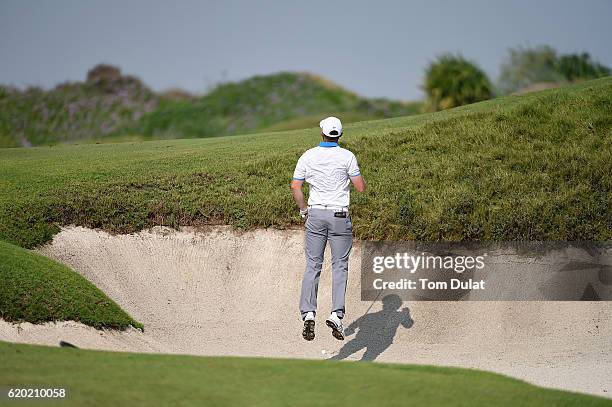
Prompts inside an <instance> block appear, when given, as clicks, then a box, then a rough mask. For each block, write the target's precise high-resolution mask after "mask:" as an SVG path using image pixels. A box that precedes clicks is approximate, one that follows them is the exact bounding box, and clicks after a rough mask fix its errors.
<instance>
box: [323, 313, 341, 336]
mask: <svg viewBox="0 0 612 407" xmlns="http://www.w3.org/2000/svg"><path fill="white" fill-rule="evenodd" d="M325 323H326V324H327V326H328V327H330V328H331V329H332V336H333V337H334V338H336V339H338V340H339V341H343V340H344V328H343V327H342V320H341V319H340V318H339V317H338V315H336V312H335V311H334V312H332V313H331V315H330V316H329V318H327V319H326V320H325Z"/></svg>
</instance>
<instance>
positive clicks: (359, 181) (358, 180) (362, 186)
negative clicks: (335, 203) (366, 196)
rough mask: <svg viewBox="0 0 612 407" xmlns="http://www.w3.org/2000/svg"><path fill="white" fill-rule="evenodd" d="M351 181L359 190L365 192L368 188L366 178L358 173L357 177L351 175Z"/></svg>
mask: <svg viewBox="0 0 612 407" xmlns="http://www.w3.org/2000/svg"><path fill="white" fill-rule="evenodd" d="M351 182H352V183H353V186H354V187H355V189H356V190H357V192H364V191H365V190H366V183H365V179H363V176H361V175H357V176H355V177H351Z"/></svg>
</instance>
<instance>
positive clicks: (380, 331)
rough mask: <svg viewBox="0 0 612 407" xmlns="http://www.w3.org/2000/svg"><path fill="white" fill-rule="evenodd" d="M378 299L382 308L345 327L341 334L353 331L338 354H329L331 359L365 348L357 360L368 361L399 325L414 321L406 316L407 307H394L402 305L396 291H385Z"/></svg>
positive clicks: (385, 344) (388, 344)
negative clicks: (381, 297)
mask: <svg viewBox="0 0 612 407" xmlns="http://www.w3.org/2000/svg"><path fill="white" fill-rule="evenodd" d="M382 303H383V309H382V310H380V311H378V312H373V313H371V314H368V313H366V314H365V315H362V316H361V317H359V318H358V319H356V320H355V321H353V322H352V323H351V324H350V325H349V326H348V327H347V328H346V330H345V331H344V334H345V336H350V335H352V334H353V333H355V331H356V332H357V334H356V335H355V337H354V338H353V339H351V340H350V341H348V342H347V343H345V344H344V346H342V348H341V349H340V350H339V351H338V354H336V355H334V356H333V357H331V358H330V359H331V360H341V359H346V358H347V357H349V356H350V355H352V354H353V353H356V352H358V351H360V350H361V349H363V348H366V351H365V353H364V354H363V356H362V357H361V360H363V361H372V360H374V359H376V358H377V357H378V356H379V355H380V354H381V353H382V352H384V351H385V350H386V349H387V348H388V347H389V346H391V344H392V343H393V338H394V337H395V334H396V332H397V328H399V326H400V325H402V326H403V327H404V328H410V327H412V325H413V323H414V321H413V320H412V318H411V317H410V310H409V309H408V308H407V307H404V308H402V310H401V311H398V310H399V309H400V307H401V306H402V300H401V299H400V297H399V296H398V295H396V294H389V295H386V296H384V297H383V299H382Z"/></svg>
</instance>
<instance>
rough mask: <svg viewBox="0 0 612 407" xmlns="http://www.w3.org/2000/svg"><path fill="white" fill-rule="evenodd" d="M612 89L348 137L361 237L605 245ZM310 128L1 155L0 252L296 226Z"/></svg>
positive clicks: (429, 117)
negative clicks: (115, 235)
mask: <svg viewBox="0 0 612 407" xmlns="http://www.w3.org/2000/svg"><path fill="white" fill-rule="evenodd" d="M611 106H612V78H604V79H599V80H595V81H590V82H584V83H582V84H580V85H576V86H571V87H566V88H559V89H552V90H546V91H543V92H538V93H532V94H528V95H524V96H510V97H505V98H499V99H494V100H491V101H487V102H481V103H477V104H473V105H468V106H463V107H460V108H456V109H450V110H447V111H443V112H438V113H433V114H422V115H417V116H409V117H401V118H394V119H387V120H376V121H369V122H359V123H355V124H349V125H347V126H346V130H345V135H344V136H343V137H342V144H343V145H344V146H346V147H348V148H349V149H351V150H352V151H354V152H355V154H356V155H357V157H358V159H359V161H360V165H361V169H362V173H363V174H364V176H365V178H366V179H367V181H368V183H369V190H368V191H367V192H366V193H365V194H354V195H353V201H352V202H353V203H352V213H353V223H354V226H355V234H356V236H357V237H358V238H361V239H398V240H413V239H417V240H428V241H438V240H498V241H502V240H610V239H611V238H612V211H611V210H610V208H611V207H612V194H611V190H612V177H610V174H612V134H611V128H612V126H611V125H612V109H611ZM318 141H319V136H318V129H316V128H311V129H306V130H296V131H291V132H275V133H262V134H253V135H244V136H234V137H220V138H212V139H198V140H166V141H150V142H135V143H123V144H101V145H73V146H55V147H40V148H31V149H2V150H0V173H2V177H1V178H0V240H6V241H10V242H13V243H15V244H18V245H21V246H24V247H33V246H36V245H38V244H41V243H43V242H45V241H47V240H49V239H50V238H51V237H52V235H53V234H54V233H56V232H57V230H58V225H68V224H77V225H83V226H88V227H95V228H102V229H105V230H107V231H110V232H123V233H126V232H133V231H137V230H140V229H143V228H146V227H150V226H153V225H169V226H175V227H176V226H178V225H201V224H217V223H223V224H231V225H234V226H236V227H239V228H252V227H268V226H274V227H281V228H282V227H289V226H292V225H298V224H300V220H299V216H297V213H296V210H295V204H294V203H293V201H292V198H291V194H290V192H289V187H288V185H289V180H290V178H291V175H292V172H293V169H294V166H295V163H296V161H297V159H298V157H299V156H300V155H301V154H302V153H303V152H304V150H306V149H307V148H310V147H312V146H314V145H316V144H317V143H318Z"/></svg>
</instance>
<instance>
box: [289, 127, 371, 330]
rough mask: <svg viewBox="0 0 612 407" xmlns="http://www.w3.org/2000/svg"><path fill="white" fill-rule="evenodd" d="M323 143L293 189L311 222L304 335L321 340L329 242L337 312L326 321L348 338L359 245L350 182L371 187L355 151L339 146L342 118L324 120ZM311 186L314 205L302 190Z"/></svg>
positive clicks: (298, 172)
mask: <svg viewBox="0 0 612 407" xmlns="http://www.w3.org/2000/svg"><path fill="white" fill-rule="evenodd" d="M319 125H320V127H321V137H322V138H323V141H322V142H321V143H319V145H318V146H317V147H314V148H311V149H310V150H308V151H306V152H305V153H304V154H302V156H301V157H300V159H299V160H298V162H297V166H296V167H295V172H294V173H293V180H292V181H291V191H292V192H293V199H295V202H296V203H297V205H298V206H299V208H300V215H301V216H302V219H305V220H306V238H305V245H306V250H305V251H306V271H305V272H304V277H303V279H302V290H301V295H300V313H301V315H302V320H303V321H304V329H303V331H302V336H303V337H304V339H306V340H307V341H311V340H313V339H314V337H315V331H314V328H315V315H316V312H317V291H318V287H319V276H320V275H321V267H322V265H323V254H324V251H325V246H326V244H327V242H328V241H329V244H330V248H331V254H332V311H331V314H330V316H329V317H328V318H327V320H326V321H325V323H326V324H327V326H329V327H330V328H331V330H332V335H333V336H334V338H336V339H339V340H344V329H343V328H342V318H343V317H344V296H345V292H346V280H347V277H348V260H349V254H350V252H351V248H352V246H353V224H352V223H351V218H350V215H349V200H350V196H349V195H350V193H349V189H350V183H351V182H352V183H353V186H354V187H355V189H356V190H357V191H359V192H363V191H365V189H366V184H365V181H364V179H363V177H362V176H361V173H360V172H359V166H358V165H357V159H356V158H355V155H354V154H353V153H351V152H350V151H349V150H346V149H344V148H341V147H340V146H338V139H339V138H340V136H342V123H341V122H340V119H338V118H336V117H328V118H326V119H323V120H321V123H319ZM304 181H306V182H307V183H308V184H309V185H310V194H309V197H308V205H306V201H305V199H304V193H303V192H302V186H303V184H304Z"/></svg>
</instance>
